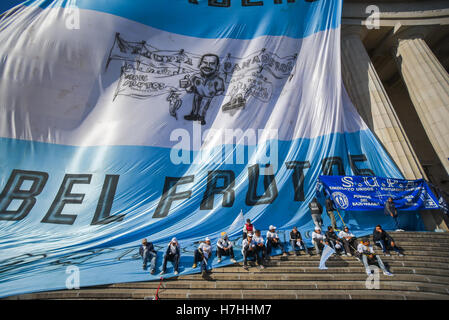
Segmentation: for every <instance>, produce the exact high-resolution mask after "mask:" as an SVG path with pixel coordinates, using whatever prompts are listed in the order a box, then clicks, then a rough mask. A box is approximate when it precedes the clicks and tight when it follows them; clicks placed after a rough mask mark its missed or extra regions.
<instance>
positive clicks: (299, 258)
mask: <svg viewBox="0 0 449 320" xmlns="http://www.w3.org/2000/svg"><path fill="white" fill-rule="evenodd" d="M377 254H379V255H380V257H381V258H382V260H385V261H396V260H398V261H427V262H441V263H449V256H444V255H443V256H435V257H432V256H416V255H414V256H412V255H408V254H407V255H405V256H402V257H400V256H398V255H397V254H396V253H394V252H392V253H391V256H389V257H387V256H384V255H383V254H382V253H381V252H378V253H377ZM331 259H334V258H331ZM338 259H341V260H344V261H357V260H356V259H355V257H348V256H345V255H341V256H339V257H338ZM270 261H271V262H279V261H282V262H284V261H298V262H301V261H316V262H318V261H320V257H319V256H317V255H313V256H311V257H310V256H308V255H306V254H301V255H300V256H295V255H294V254H291V255H289V256H288V257H287V258H285V257H282V256H272V257H271V259H270ZM240 263H241V262H240ZM214 266H215V267H219V266H218V265H214Z"/></svg>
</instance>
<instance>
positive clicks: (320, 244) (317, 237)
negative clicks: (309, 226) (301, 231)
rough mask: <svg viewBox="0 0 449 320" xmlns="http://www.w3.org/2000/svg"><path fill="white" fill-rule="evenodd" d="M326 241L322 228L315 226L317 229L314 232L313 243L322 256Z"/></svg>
mask: <svg viewBox="0 0 449 320" xmlns="http://www.w3.org/2000/svg"><path fill="white" fill-rule="evenodd" d="M325 241H326V236H325V235H324V234H321V228H320V227H315V231H314V232H312V244H313V246H314V247H315V251H316V253H317V254H318V255H320V256H321V253H322V251H323V248H324V245H325Z"/></svg>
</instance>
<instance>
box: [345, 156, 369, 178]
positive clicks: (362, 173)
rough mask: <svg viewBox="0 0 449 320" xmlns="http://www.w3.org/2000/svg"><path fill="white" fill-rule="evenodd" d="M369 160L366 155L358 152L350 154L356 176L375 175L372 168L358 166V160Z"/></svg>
mask: <svg viewBox="0 0 449 320" xmlns="http://www.w3.org/2000/svg"><path fill="white" fill-rule="evenodd" d="M365 161H368V159H367V158H366V155H364V154H357V155H349V164H350V165H351V169H352V172H354V175H355V176H373V177H374V176H375V174H374V171H373V170H371V169H361V168H359V167H357V164H356V162H365Z"/></svg>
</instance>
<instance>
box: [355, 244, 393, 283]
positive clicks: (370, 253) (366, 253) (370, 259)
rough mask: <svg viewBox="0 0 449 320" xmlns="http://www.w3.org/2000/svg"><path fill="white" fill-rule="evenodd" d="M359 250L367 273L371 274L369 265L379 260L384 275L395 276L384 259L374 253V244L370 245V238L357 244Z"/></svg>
mask: <svg viewBox="0 0 449 320" xmlns="http://www.w3.org/2000/svg"><path fill="white" fill-rule="evenodd" d="M357 252H358V254H359V256H361V258H362V261H363V265H364V266H365V270H366V274H367V275H369V276H370V275H371V273H372V272H371V269H370V267H369V265H370V264H374V263H375V262H377V264H378V265H379V268H380V269H382V271H383V273H384V275H386V276H393V274H392V273H390V272H389V271H388V270H387V269H386V268H385V265H384V263H383V261H382V259H381V258H380V257H379V256H378V255H376V254H375V253H374V249H373V246H371V245H370V243H369V240H368V239H363V240H362V241H361V242H360V244H359V245H358V246H357Z"/></svg>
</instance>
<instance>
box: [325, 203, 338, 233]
mask: <svg viewBox="0 0 449 320" xmlns="http://www.w3.org/2000/svg"><path fill="white" fill-rule="evenodd" d="M335 210H336V209H335V205H334V201H333V200H332V198H331V197H330V196H329V197H327V198H326V211H327V215H328V216H329V218H330V219H331V224H332V228H334V230H337V220H335V215H334V211H335Z"/></svg>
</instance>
